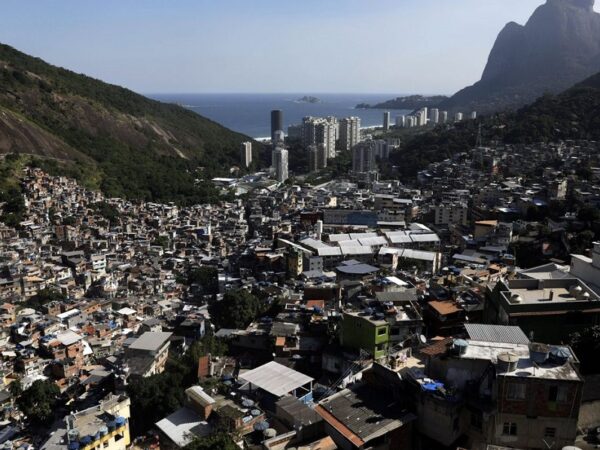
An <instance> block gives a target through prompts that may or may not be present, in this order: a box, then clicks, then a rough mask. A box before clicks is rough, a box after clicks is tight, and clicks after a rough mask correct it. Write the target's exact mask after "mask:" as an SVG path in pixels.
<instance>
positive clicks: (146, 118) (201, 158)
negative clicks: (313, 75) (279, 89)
mask: <svg viewBox="0 0 600 450" xmlns="http://www.w3.org/2000/svg"><path fill="white" fill-rule="evenodd" d="M247 140H250V138H248V137H247V136H244V135H242V134H239V133H235V132H233V131H231V130H228V129H226V128H224V127H223V126H221V125H219V124H217V123H216V122H213V121H211V120H209V119H206V118H204V117H201V116H199V115H198V114H196V113H194V112H192V111H189V110H187V109H185V108H183V107H180V106H177V105H173V104H166V103H161V102H158V101H155V100H151V99H148V98H146V97H143V96H141V95H138V94H136V93H134V92H132V91H130V90H127V89H124V88H122V87H118V86H114V85H110V84H107V83H104V82H102V81H99V80H95V79H93V78H90V77H87V76H85V75H80V74H76V73H74V72H71V71H69V70H65V69H62V68H59V67H55V66H52V65H50V64H48V63H46V62H44V61H42V60H41V59H38V58H34V57H31V56H28V55H26V54H24V53H21V52H19V51H17V50H15V49H13V48H12V47H9V46H6V45H1V44H0V154H2V153H14V152H17V153H23V154H31V155H35V156H36V157H40V158H43V161H44V162H43V164H44V165H45V166H47V167H49V168H51V169H54V170H55V171H57V172H63V173H67V174H69V175H73V176H76V177H78V178H79V179H81V180H82V181H84V182H85V183H86V184H88V185H91V186H90V187H96V188H101V189H102V190H103V191H104V192H105V193H107V194H108V195H111V196H124V197H128V198H134V199H145V200H153V201H178V202H183V203H190V202H196V201H205V200H210V199H211V197H213V196H214V194H215V193H214V192H213V191H212V190H211V187H210V186H209V185H208V183H202V182H197V181H196V179H197V178H202V177H204V178H208V177H209V176H211V175H212V174H218V173H225V171H226V169H227V168H229V167H230V166H231V165H233V164H236V163H237V161H238V155H239V146H240V143H241V142H243V141H247ZM199 167H201V168H203V169H202V170H201V171H199V170H198V169H199Z"/></svg>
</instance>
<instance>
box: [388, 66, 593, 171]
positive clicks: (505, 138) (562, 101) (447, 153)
mask: <svg viewBox="0 0 600 450" xmlns="http://www.w3.org/2000/svg"><path fill="white" fill-rule="evenodd" d="M480 126H481V135H482V138H483V142H484V144H486V145H489V144H490V143H493V142H502V143H507V144H531V143H536V142H556V141H560V140H568V139H573V140H577V139H590V140H599V139H600V74H598V75H595V76H593V77H591V78H589V79H588V80H586V81H584V82H582V83H580V84H578V85H576V86H574V87H573V88H571V89H569V90H567V91H565V92H563V93H562V94H559V95H546V96H544V97H542V98H540V99H538V100H537V101H536V102H534V103H533V104H531V105H529V106H526V107H524V108H522V109H520V110H519V111H517V112H515V113H505V114H497V115H494V116H490V117H485V118H481V119H478V120H475V121H473V120H469V121H465V122H461V123H457V124H450V125H440V126H438V127H436V128H434V129H433V130H425V131H423V132H422V133H413V134H408V135H405V136H404V137H405V140H404V142H403V145H402V147H401V149H400V150H399V151H397V152H395V153H393V154H392V155H390V160H391V163H392V164H394V165H396V166H397V168H396V169H397V173H398V174H399V175H400V177H401V179H406V178H414V177H415V176H416V175H417V172H418V171H420V170H423V169H425V168H426V167H427V165H428V164H430V163H433V162H439V161H442V160H444V159H446V158H451V157H453V156H454V155H456V154H458V153H461V152H465V151H468V150H470V149H471V148H473V147H474V146H475V145H476V143H477V135H478V133H479V127H480ZM396 134H397V132H396ZM393 135H394V132H393V133H392V134H391V136H393Z"/></svg>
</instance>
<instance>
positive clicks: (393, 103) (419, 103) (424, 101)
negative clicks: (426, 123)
mask: <svg viewBox="0 0 600 450" xmlns="http://www.w3.org/2000/svg"><path fill="white" fill-rule="evenodd" d="M447 99H448V97H446V96H445V95H432V96H426V95H409V96H406V97H396V98H394V99H392V100H387V101H385V102H381V103H377V104H375V105H369V104H366V103H360V104H358V105H356V107H357V108H360V109H369V108H371V109H420V108H425V107H427V108H435V107H437V105H439V104H440V103H442V102H443V101H444V100H447Z"/></svg>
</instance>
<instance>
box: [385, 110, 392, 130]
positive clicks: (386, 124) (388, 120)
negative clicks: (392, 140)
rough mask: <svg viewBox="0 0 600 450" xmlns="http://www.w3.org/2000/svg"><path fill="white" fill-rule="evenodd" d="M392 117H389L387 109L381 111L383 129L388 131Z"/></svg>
mask: <svg viewBox="0 0 600 450" xmlns="http://www.w3.org/2000/svg"><path fill="white" fill-rule="evenodd" d="M391 121H392V119H391V114H390V112H389V111H386V112H384V113H383V129H384V130H385V131H388V130H389V129H390V123H391Z"/></svg>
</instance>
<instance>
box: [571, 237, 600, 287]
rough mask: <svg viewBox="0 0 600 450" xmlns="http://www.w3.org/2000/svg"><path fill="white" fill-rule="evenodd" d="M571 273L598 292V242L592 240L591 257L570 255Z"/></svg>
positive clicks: (599, 257) (599, 247) (599, 280)
mask: <svg viewBox="0 0 600 450" xmlns="http://www.w3.org/2000/svg"><path fill="white" fill-rule="evenodd" d="M570 272H571V275H574V276H576V277H577V278H579V279H580V280H582V281H584V282H585V283H586V284H588V285H589V286H590V287H591V288H592V289H593V290H594V291H595V292H597V293H600V242H594V250H593V252H592V257H591V258H588V257H587V256H583V255H571V269H570Z"/></svg>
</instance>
